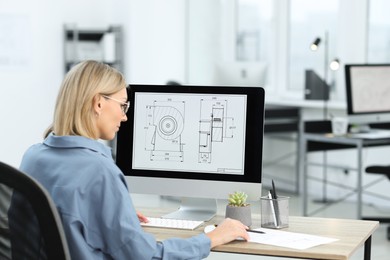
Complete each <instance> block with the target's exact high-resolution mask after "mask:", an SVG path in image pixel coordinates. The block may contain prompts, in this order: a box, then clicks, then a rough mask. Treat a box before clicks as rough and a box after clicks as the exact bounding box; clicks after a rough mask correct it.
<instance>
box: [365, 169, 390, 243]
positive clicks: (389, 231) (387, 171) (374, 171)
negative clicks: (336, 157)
mask: <svg viewBox="0 0 390 260" xmlns="http://www.w3.org/2000/svg"><path fill="white" fill-rule="evenodd" d="M366 173H369V174H383V175H385V176H386V177H387V178H388V179H389V180H390V166H389V165H388V166H384V165H372V166H368V167H367V168H366ZM364 219H367V220H377V221H379V222H382V223H390V216H389V217H387V218H386V217H385V218H383V217H378V218H375V217H370V218H364ZM387 240H390V226H388V227H387Z"/></svg>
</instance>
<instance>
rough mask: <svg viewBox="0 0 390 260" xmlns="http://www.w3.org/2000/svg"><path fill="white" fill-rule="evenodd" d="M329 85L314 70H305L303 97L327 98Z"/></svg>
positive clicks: (309, 98) (310, 98)
mask: <svg viewBox="0 0 390 260" xmlns="http://www.w3.org/2000/svg"><path fill="white" fill-rule="evenodd" d="M329 90H330V87H329V85H328V84H327V83H326V82H325V81H324V80H323V79H322V78H321V77H320V76H318V74H317V73H316V72H315V71H314V70H306V71H305V99H306V100H329Z"/></svg>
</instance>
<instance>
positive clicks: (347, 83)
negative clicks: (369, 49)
mask: <svg viewBox="0 0 390 260" xmlns="http://www.w3.org/2000/svg"><path fill="white" fill-rule="evenodd" d="M356 67H389V68H390V64H387V63H377V64H374V63H370V64H368V63H360V64H346V65H345V89H346V100H347V113H348V115H351V116H353V115H372V114H386V113H390V111H389V110H377V111H367V112H356V111H354V110H353V107H354V104H353V99H352V95H353V86H352V75H351V70H352V69H353V68H356Z"/></svg>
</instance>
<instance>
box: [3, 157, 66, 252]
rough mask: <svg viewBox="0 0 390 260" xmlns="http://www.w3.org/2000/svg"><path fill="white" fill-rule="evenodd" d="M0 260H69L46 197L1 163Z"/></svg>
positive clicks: (57, 218)
mask: <svg viewBox="0 0 390 260" xmlns="http://www.w3.org/2000/svg"><path fill="white" fill-rule="evenodd" d="M0 259H56V260H57V259H61V260H62V259H70V254H69V249H68V244H67V242H66V238H65V234H64V231H63V226H62V222H61V219H60V216H59V214H58V212H57V208H56V206H55V205H54V203H53V201H52V199H51V197H50V195H49V193H48V192H47V191H46V190H45V188H44V187H43V186H42V185H40V184H39V183H38V182H37V181H35V180H34V179H33V178H31V177H29V176H28V175H26V174H24V173H23V172H21V171H19V170H17V169H15V168H13V167H11V166H9V165H7V164H4V163H2V162H0Z"/></svg>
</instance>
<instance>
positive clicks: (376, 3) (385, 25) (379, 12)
mask: <svg viewBox="0 0 390 260" xmlns="http://www.w3.org/2000/svg"><path fill="white" fill-rule="evenodd" d="M369 4H370V8H369V10H370V11H369V25H368V30H369V31H368V62H370V63H389V62H390V19H389V18H388V16H389V12H388V10H389V8H390V2H389V1H388V0H371V1H370V3H369Z"/></svg>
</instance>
